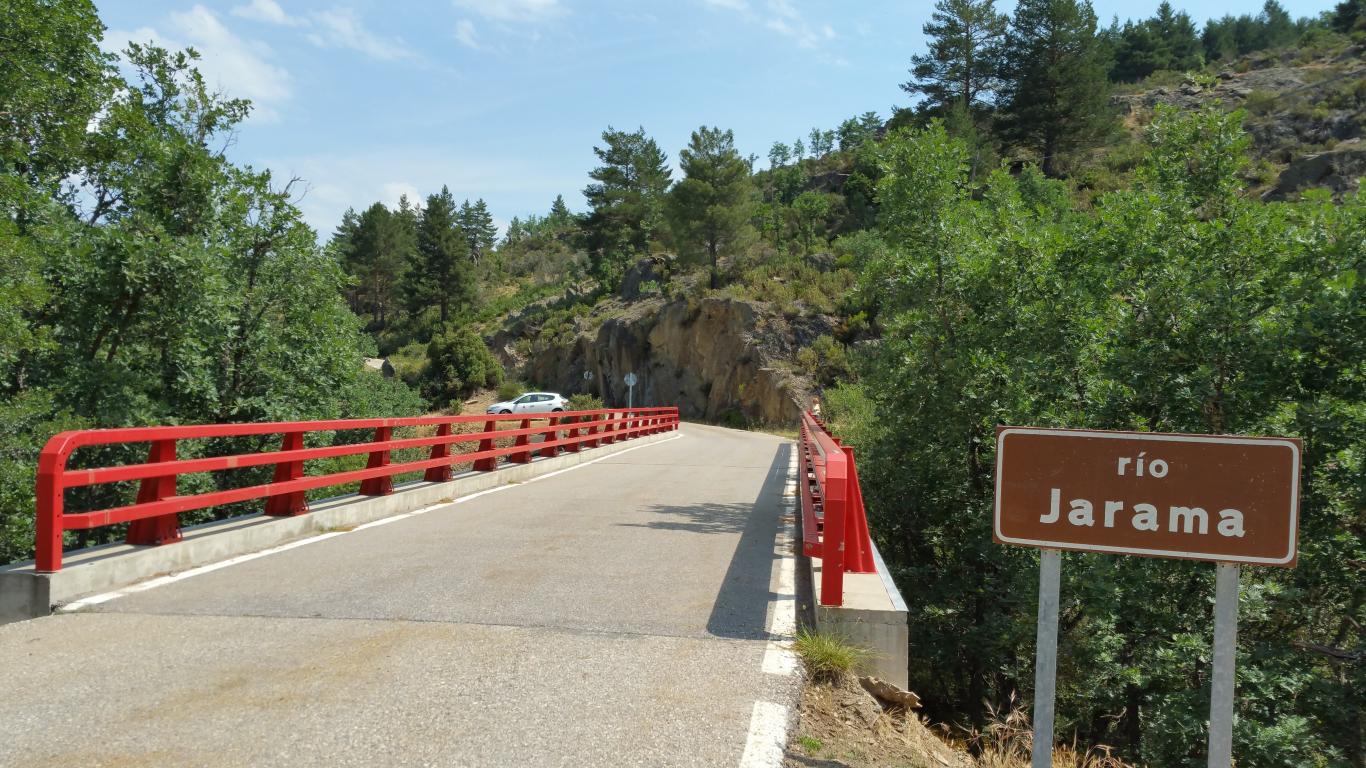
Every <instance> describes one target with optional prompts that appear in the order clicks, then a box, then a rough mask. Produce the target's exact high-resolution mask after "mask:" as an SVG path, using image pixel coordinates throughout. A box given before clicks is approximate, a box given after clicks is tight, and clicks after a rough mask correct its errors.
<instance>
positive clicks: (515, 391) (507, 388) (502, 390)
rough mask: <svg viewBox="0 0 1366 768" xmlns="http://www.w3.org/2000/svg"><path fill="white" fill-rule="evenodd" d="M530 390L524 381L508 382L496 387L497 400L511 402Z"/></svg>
mask: <svg viewBox="0 0 1366 768" xmlns="http://www.w3.org/2000/svg"><path fill="white" fill-rule="evenodd" d="M528 389H530V387H528V386H527V385H526V382H524V381H512V380H508V381H505V382H503V383H502V384H499V385H498V400H499V401H500V402H502V401H506V400H511V399H512V398H514V397H517V396H518V395H520V394H522V393H523V392H525V391H527V390H528Z"/></svg>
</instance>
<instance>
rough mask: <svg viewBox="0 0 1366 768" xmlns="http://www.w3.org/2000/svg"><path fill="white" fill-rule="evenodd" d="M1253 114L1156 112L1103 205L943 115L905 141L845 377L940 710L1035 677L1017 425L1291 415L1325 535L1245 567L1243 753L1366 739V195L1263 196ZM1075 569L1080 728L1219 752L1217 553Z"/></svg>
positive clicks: (1288, 422) (1216, 426)
mask: <svg viewBox="0 0 1366 768" xmlns="http://www.w3.org/2000/svg"><path fill="white" fill-rule="evenodd" d="M1240 121H1241V116H1240V115H1238V114H1236V113H1235V114H1233V115H1225V114H1223V113H1221V112H1218V111H1211V112H1203V113H1200V114H1196V115H1190V116H1183V115H1178V114H1173V113H1162V114H1160V115H1159V117H1158V118H1157V120H1156V121H1155V123H1154V124H1153V127H1152V129H1151V130H1150V132H1149V140H1150V146H1151V148H1150V150H1149V153H1148V155H1147V158H1146V160H1145V161H1144V162H1143V164H1142V165H1141V167H1140V169H1139V172H1138V175H1137V182H1136V184H1135V186H1134V187H1133V188H1132V189H1129V190H1124V191H1120V192H1115V193H1111V194H1109V195H1106V196H1103V197H1102V198H1100V199H1099V200H1098V201H1097V203H1096V205H1095V210H1094V212H1090V213H1082V212H1078V211H1076V210H1074V209H1073V208H1072V206H1071V203H1070V199H1069V196H1068V194H1067V192H1066V190H1065V188H1063V187H1061V185H1060V184H1059V183H1058V182H1055V181H1050V180H1048V179H1046V178H1044V177H1042V176H1040V175H1039V174H1037V172H1026V173H1025V174H1023V175H1021V176H1019V177H1018V178H1013V177H1011V176H1009V175H1007V174H1005V173H1004V172H997V173H994V174H992V175H991V176H989V177H988V178H987V179H986V180H985V182H984V183H983V184H981V185H980V186H978V185H974V184H973V183H971V181H970V180H969V176H968V171H967V156H968V153H967V149H966V147H965V146H964V145H963V144H962V143H961V142H957V141H955V140H952V139H951V138H950V137H949V136H948V135H947V133H946V132H945V131H944V129H943V128H942V126H938V125H933V126H931V127H929V128H927V129H924V130H922V131H919V132H914V133H911V132H906V133H899V134H897V135H895V136H893V137H892V138H891V139H890V140H889V141H888V142H887V143H886V144H885V146H884V148H883V163H884V171H885V175H884V177H883V180H882V183H881V185H880V187H879V193H880V198H879V203H880V208H881V222H880V228H881V230H882V239H883V241H884V242H886V243H887V244H888V246H889V247H887V248H886V250H885V251H883V252H881V253H880V254H879V255H875V256H874V257H873V259H872V260H871V262H870V263H869V265H868V267H867V268H866V269H865V271H864V275H863V279H862V291H863V292H864V293H865V295H866V297H867V299H868V300H869V301H871V302H872V303H873V304H874V305H875V307H876V310H877V313H878V314H877V317H878V322H879V325H880V326H881V328H882V331H883V335H882V339H881V341H880V342H879V343H878V345H876V346H875V347H872V348H870V351H869V352H868V354H867V355H866V357H865V359H864V361H863V365H862V377H863V378H862V384H861V386H860V387H859V388H858V390H856V391H855V392H854V393H853V394H845V395H842V396H841V398H842V399H841V398H835V401H837V402H844V403H846V404H847V403H848V402H849V401H851V400H853V401H856V402H857V401H860V400H866V401H868V405H867V406H862V405H854V406H851V407H849V408H848V410H849V411H850V412H852V414H853V415H852V416H851V419H852V421H853V422H855V423H854V424H853V425H852V426H851V427H850V429H849V430H848V431H849V434H850V436H851V437H852V438H853V439H854V440H855V442H856V444H857V445H858V447H859V448H860V449H861V453H860V457H861V458H862V459H863V461H862V462H861V464H862V470H863V471H862V473H861V474H862V476H863V478H864V480H865V483H866V488H865V490H866V491H867V493H868V496H869V499H870V506H869V508H870V510H872V511H873V514H874V515H875V516H876V519H875V520H874V521H873V522H872V525H871V527H872V529H873V530H874V531H875V532H876V534H877V535H878V536H879V538H880V545H881V547H882V549H883V552H884V555H886V556H887V557H888V558H889V561H890V562H891V564H892V568H893V571H894V573H895V575H896V578H897V579H898V581H899V582H900V583H902V584H914V585H915V587H914V589H910V590H904V591H905V593H906V595H907V597H908V601H909V602H910V603H911V606H910V608H911V612H912V617H911V621H912V625H913V626H915V627H916V632H915V633H913V637H912V647H911V656H912V658H914V659H917V661H918V663H917V664H916V665H914V668H915V670H916V671H915V672H913V673H912V674H913V679H912V684H913V686H914V687H916V690H917V691H930V692H933V693H931V694H929V695H930V696H931V697H932V698H933V701H929V702H928V703H929V708H930V713H931V715H932V716H934V717H937V718H942V719H949V720H953V719H958V718H961V717H964V716H966V717H968V718H971V719H978V718H981V717H982V716H983V715H984V710H983V709H982V708H981V705H982V702H987V703H989V704H992V705H994V706H997V707H1000V706H1003V705H1005V704H1006V703H1007V701H1008V699H1009V696H1010V695H1011V693H1012V692H1013V691H1016V690H1028V689H1029V687H1030V683H1031V680H1032V678H1031V675H1030V669H1031V664H1032V650H1033V632H1034V626H1033V618H1032V600H1033V594H1034V589H1035V581H1036V577H1035V569H1036V567H1037V566H1036V563H1037V558H1036V557H1035V555H1034V554H1033V553H1032V552H1030V551H1028V550H1022V549H1016V548H1010V547H1001V546H998V545H995V544H993V543H992V542H991V532H990V520H991V517H992V513H991V500H992V482H991V477H992V467H993V464H994V457H993V449H994V448H993V446H994V441H993V439H992V435H993V430H994V428H995V426H996V425H997V424H1038V425H1047V426H1053V425H1056V426H1064V425H1065V426H1069V427H1091V428H1102V429H1141V430H1160V431H1175V432H1196V433H1220V432H1232V433H1240V434H1284V435H1293V436H1299V437H1301V438H1303V439H1304V440H1305V453H1304V456H1305V467H1304V486H1303V500H1302V507H1301V514H1302V522H1301V529H1300V541H1301V549H1300V557H1301V559H1300V564H1299V567H1298V568H1296V569H1294V570H1280V569H1248V570H1246V571H1244V577H1243V605H1242V616H1241V619H1240V621H1241V623H1240V626H1239V644H1240V649H1239V665H1240V666H1239V697H1238V704H1237V706H1238V720H1237V724H1236V726H1235V739H1236V743H1235V752H1236V753H1237V754H1238V755H1239V760H1240V763H1241V762H1246V763H1247V764H1248V765H1258V766H1286V767H1287V768H1288V767H1289V766H1303V765H1331V766H1344V767H1345V766H1348V765H1355V764H1358V763H1359V762H1360V760H1361V759H1362V756H1363V752H1362V744H1361V738H1360V730H1359V727H1360V726H1359V721H1358V720H1357V719H1356V718H1357V717H1358V715H1357V714H1355V713H1359V712H1360V711H1361V709H1360V708H1361V704H1362V699H1361V696H1362V691H1363V690H1364V689H1363V682H1366V681H1363V671H1362V665H1361V664H1360V663H1353V662H1344V661H1343V659H1344V658H1353V657H1354V655H1355V654H1359V649H1360V647H1361V641H1362V638H1361V624H1362V620H1363V618H1364V617H1363V610H1364V609H1363V604H1364V600H1363V599H1364V598H1366V585H1364V584H1363V582H1362V580H1361V579H1360V578H1358V574H1357V571H1356V566H1355V565H1353V563H1359V562H1361V561H1362V560H1363V558H1366V543H1363V538H1362V536H1361V518H1360V510H1361V509H1362V508H1363V505H1364V504H1366V486H1363V485H1362V483H1361V481H1360V478H1361V477H1362V474H1361V472H1362V469H1363V467H1362V456H1366V409H1364V408H1363V407H1362V405H1361V404H1362V403H1363V402H1366V400H1363V395H1366V392H1363V391H1362V379H1361V376H1360V362H1361V360H1362V359H1366V354H1364V353H1366V348H1363V346H1362V344H1363V341H1362V340H1363V339H1366V327H1363V318H1366V312H1363V311H1362V308H1363V303H1362V302H1363V299H1364V298H1366V295H1363V291H1362V287H1361V283H1359V282H1358V279H1357V276H1358V274H1359V273H1360V270H1361V268H1362V266H1363V263H1364V262H1366V238H1364V237H1363V232H1366V202H1364V201H1363V200H1362V199H1361V198H1360V197H1354V198H1351V199H1349V200H1347V201H1345V202H1344V203H1343V204H1342V205H1340V206H1337V205H1334V204H1332V203H1331V202H1329V201H1327V200H1326V199H1324V198H1322V197H1319V198H1312V199H1310V200H1307V201H1305V202H1303V203H1297V204H1263V203H1261V202H1258V201H1254V200H1249V199H1247V198H1245V197H1243V196H1242V195H1241V194H1240V189H1241V184H1240V180H1239V177H1238V174H1239V172H1240V168H1241V166H1242V164H1243V162H1244V160H1243V151H1244V150H1245V148H1246V141H1247V139H1246V135H1245V133H1244V132H1243V130H1242V127H1241V122H1240ZM832 405H833V404H832ZM860 413H862V414H863V416H862V417H860V416H859V415H858V414H860ZM870 414H876V416H875V417H873V416H871V415H870ZM907 435H913V436H914V439H909V440H908V439H907V438H906V436H907ZM1064 575H1065V576H1064V578H1065V582H1064V586H1063V595H1064V603H1063V608H1062V638H1061V640H1060V656H1061V658H1064V659H1066V660H1067V661H1066V663H1065V664H1064V665H1063V666H1062V667H1061V668H1060V670H1059V688H1058V691H1059V694H1058V695H1059V703H1058V714H1059V717H1060V718H1061V719H1060V721H1059V722H1060V730H1059V733H1060V734H1062V735H1063V736H1064V737H1065V738H1070V734H1072V733H1075V734H1076V736H1077V738H1078V739H1079V740H1080V741H1081V742H1083V743H1088V744H1093V743H1098V742H1103V743H1108V744H1113V745H1115V746H1117V747H1119V748H1120V750H1121V751H1122V753H1123V754H1125V755H1126V756H1128V757H1129V758H1131V759H1134V760H1137V761H1141V762H1144V763H1147V764H1151V765H1171V766H1183V765H1184V766H1195V765H1203V763H1204V758H1203V742H1204V735H1203V733H1204V728H1205V717H1206V710H1207V707H1208V701H1209V675H1210V670H1209V648H1210V626H1211V618H1210V617H1211V608H1210V605H1211V600H1210V598H1211V595H1212V588H1213V569H1211V568H1210V567H1208V566H1207V565H1200V564H1192V563H1178V562H1170V561H1155V560H1147V559H1142V558H1123V557H1111V556H1103V555H1076V554H1069V555H1068V556H1067V558H1066V564H1065V567H1064ZM1177 595H1179V596H1181V597H1180V598H1179V599H1173V596H1177Z"/></svg>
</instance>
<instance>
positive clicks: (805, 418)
mask: <svg viewBox="0 0 1366 768" xmlns="http://www.w3.org/2000/svg"><path fill="white" fill-rule="evenodd" d="M800 443H801V446H800V447H801V454H802V455H801V473H800V477H799V478H798V482H797V485H798V486H799V489H798V490H799V491H800V493H801V500H802V552H803V553H804V554H805V555H807V556H808V557H819V558H820V559H821V605H829V606H840V605H843V604H844V574H845V573H876V572H877V566H876V564H875V563H874V558H873V545H872V541H871V540H870V539H869V536H868V517H867V515H866V513H865V511H864V507H863V493H862V491H860V490H859V481H858V468H857V466H856V465H855V463H854V450H853V449H852V448H850V447H849V446H847V445H841V444H840V441H839V439H838V438H836V437H835V436H833V435H831V434H830V432H829V430H827V429H826V427H825V422H824V421H822V420H821V419H820V418H819V417H817V416H816V415H814V414H812V413H811V412H810V411H805V412H803V413H802V427H801V440H800Z"/></svg>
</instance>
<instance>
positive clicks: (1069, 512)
mask: <svg viewBox="0 0 1366 768" xmlns="http://www.w3.org/2000/svg"><path fill="white" fill-rule="evenodd" d="M1300 450H1301V446H1300V441H1299V440H1295V439H1289V438H1278V437H1243V436H1239V435H1178V434H1161V433H1156V432H1110V431H1099V430H1080V429H1040V428H1034V427H1000V428H998V429H997V432H996V511H995V521H994V529H993V532H992V536H993V538H994V539H995V540H996V541H997V542H998V543H1001V544H1014V545H1018V546H1025V547H1036V548H1038V549H1042V550H1043V552H1042V554H1041V556H1040V558H1039V626H1038V635H1037V646H1036V651H1035V652H1036V658H1035V667H1034V747H1035V748H1034V754H1033V763H1032V764H1033V768H1051V766H1052V763H1053V755H1052V751H1053V737H1054V734H1053V703H1054V694H1055V688H1056V680H1055V677H1056V674H1057V652H1058V580H1059V571H1060V569H1061V566H1060V562H1061V552H1060V551H1059V550H1074V551H1081V552H1108V553H1111V554H1118V555H1139V556H1145V557H1153V556H1158V557H1173V558H1180V559H1183V560H1203V561H1205V562H1213V563H1216V564H1217V572H1216V577H1215V600H1214V659H1213V664H1212V666H1213V675H1212V677H1211V684H1210V716H1209V753H1208V754H1209V761H1208V768H1230V766H1231V765H1232V764H1233V693H1234V687H1235V684H1236V683H1235V678H1234V662H1235V659H1236V656H1237V653H1238V568H1239V565H1240V564H1242V563H1247V564H1249V565H1278V566H1282V567H1289V568H1293V567H1294V566H1295V560H1296V558H1297V557H1298V555H1299V540H1298V536H1299V498H1300Z"/></svg>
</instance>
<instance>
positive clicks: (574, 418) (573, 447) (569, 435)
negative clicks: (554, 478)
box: [564, 416, 583, 453]
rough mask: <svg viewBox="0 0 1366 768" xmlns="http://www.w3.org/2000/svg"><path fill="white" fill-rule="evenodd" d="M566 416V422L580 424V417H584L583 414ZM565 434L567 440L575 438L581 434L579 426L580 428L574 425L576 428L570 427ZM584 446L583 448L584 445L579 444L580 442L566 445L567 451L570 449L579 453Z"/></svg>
mask: <svg viewBox="0 0 1366 768" xmlns="http://www.w3.org/2000/svg"><path fill="white" fill-rule="evenodd" d="M565 418H566V419H567V421H566V422H565V423H566V424H578V423H579V419H581V418H583V417H582V416H566V417H565ZM564 436H565V439H567V440H573V439H574V438H576V437H578V436H579V428H578V427H574V428H572V429H570V430H569V431H568V432H566V433H565V434H564ZM582 448H583V446H582V445H581V444H579V443H578V442H573V443H570V444H569V445H566V446H565V447H564V449H565V450H566V451H570V452H572V453H578V452H579V451H580V450H581V449H582Z"/></svg>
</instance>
